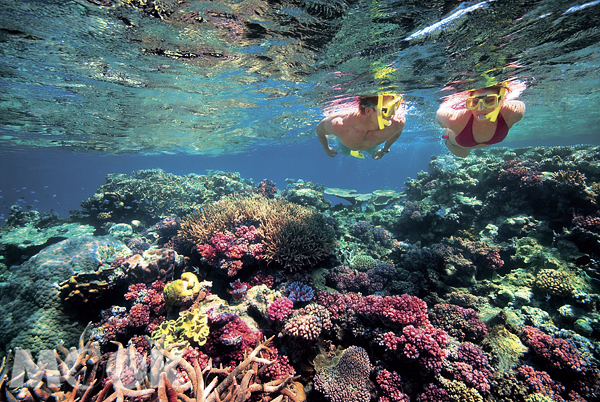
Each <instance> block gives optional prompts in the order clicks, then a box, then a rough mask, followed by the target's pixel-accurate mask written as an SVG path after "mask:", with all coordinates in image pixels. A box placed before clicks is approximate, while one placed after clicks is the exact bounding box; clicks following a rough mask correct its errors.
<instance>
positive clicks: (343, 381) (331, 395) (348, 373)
mask: <svg viewBox="0 0 600 402" xmlns="http://www.w3.org/2000/svg"><path fill="white" fill-rule="evenodd" d="M372 368H373V366H371V362H370V361H369V355H368V354H367V351H366V350H364V349H363V348H361V347H359V346H351V347H349V348H348V349H346V350H345V351H344V354H343V355H342V357H341V358H340V360H339V362H338V364H337V365H336V366H334V367H328V368H325V369H322V370H319V371H317V374H316V375H315V379H314V383H315V388H316V389H317V390H318V391H319V392H321V393H323V395H325V396H326V397H327V398H328V399H329V400H330V401H331V402H369V401H370V400H371V395H370V394H369V386H368V382H369V374H370V373H371V370H372Z"/></svg>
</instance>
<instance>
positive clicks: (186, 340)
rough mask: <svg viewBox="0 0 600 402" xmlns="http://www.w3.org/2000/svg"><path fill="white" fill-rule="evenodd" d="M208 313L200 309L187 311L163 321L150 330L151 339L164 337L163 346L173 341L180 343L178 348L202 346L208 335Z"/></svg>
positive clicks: (157, 339) (171, 343)
mask: <svg viewBox="0 0 600 402" xmlns="http://www.w3.org/2000/svg"><path fill="white" fill-rule="evenodd" d="M208 333H209V328H208V315H207V314H206V312H205V311H204V310H202V309H195V310H192V311H187V312H186V313H185V314H184V315H182V316H181V317H179V318H178V319H176V320H169V321H165V322H163V323H162V324H160V325H159V326H158V328H156V330H155V331H154V332H152V339H153V340H155V341H161V340H162V339H163V338H164V347H167V346H169V345H173V344H175V343H182V344H183V345H182V346H181V347H179V349H183V348H186V347H188V346H193V347H196V346H202V345H204V344H205V343H206V338H207V337H208Z"/></svg>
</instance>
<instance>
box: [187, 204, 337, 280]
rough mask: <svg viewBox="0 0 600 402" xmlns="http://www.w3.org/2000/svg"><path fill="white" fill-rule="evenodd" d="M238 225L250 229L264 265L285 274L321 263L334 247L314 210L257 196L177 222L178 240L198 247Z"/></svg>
mask: <svg viewBox="0 0 600 402" xmlns="http://www.w3.org/2000/svg"><path fill="white" fill-rule="evenodd" d="M238 224H252V225H254V226H255V227H256V229H257V232H258V233H259V234H260V236H261V239H262V246H263V256H264V258H265V259H266V261H267V262H268V263H276V264H279V265H281V266H282V267H283V268H284V269H286V270H288V271H295V270H299V269H302V268H305V267H308V266H310V265H312V264H315V263H317V262H319V261H321V260H322V259H324V258H325V257H326V256H328V255H329V253H330V252H331V251H332V249H333V246H334V240H335V238H334V231H333V229H332V228H331V227H330V226H328V225H327V223H326V221H325V218H324V217H323V216H322V215H321V214H319V213H318V212H316V211H315V210H314V209H311V208H308V207H303V206H300V205H297V204H293V203H291V202H288V201H285V200H271V199H266V198H264V197H259V196H250V197H245V198H241V197H238V198H234V199H230V200H223V201H218V202H216V203H213V204H210V205H209V206H207V207H206V208H204V209H202V210H199V211H197V212H194V213H192V214H190V215H187V216H186V217H184V218H183V219H182V221H181V230H180V231H179V236H180V237H181V238H182V239H183V240H185V241H188V242H190V243H192V244H196V245H201V244H205V243H208V242H209V241H210V240H211V239H212V238H213V236H214V235H215V234H216V233H218V232H223V233H224V232H225V231H227V230H232V229H233V228H234V227H235V226H236V225H238Z"/></svg>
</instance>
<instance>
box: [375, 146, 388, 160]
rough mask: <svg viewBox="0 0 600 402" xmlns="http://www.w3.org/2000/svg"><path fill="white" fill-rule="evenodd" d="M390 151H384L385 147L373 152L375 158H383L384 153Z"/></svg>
mask: <svg viewBox="0 0 600 402" xmlns="http://www.w3.org/2000/svg"><path fill="white" fill-rule="evenodd" d="M388 152H390V151H384V150H383V148H381V149H380V150H379V151H375V152H373V159H381V158H383V155H385V154H387V153H388Z"/></svg>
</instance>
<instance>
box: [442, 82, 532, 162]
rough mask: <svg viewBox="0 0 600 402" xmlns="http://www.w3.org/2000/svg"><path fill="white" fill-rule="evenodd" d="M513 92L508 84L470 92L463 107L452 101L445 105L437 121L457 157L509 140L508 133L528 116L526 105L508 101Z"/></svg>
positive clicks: (448, 145) (448, 100)
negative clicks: (475, 149)
mask: <svg viewBox="0 0 600 402" xmlns="http://www.w3.org/2000/svg"><path fill="white" fill-rule="evenodd" d="M510 92H511V82H506V81H505V82H502V83H500V84H496V85H492V86H488V87H486V88H482V89H476V90H471V91H468V92H467V93H465V94H467V95H468V96H467V98H466V99H465V101H464V103H462V104H460V105H456V102H454V105H453V104H452V103H453V102H452V101H451V100H450V99H447V100H446V101H444V102H443V103H442V105H441V106H440V108H439V109H438V111H437V115H436V120H437V122H438V123H439V125H440V126H442V127H443V128H445V129H446V134H445V135H444V137H443V138H444V139H445V143H446V146H447V147H448V149H449V150H450V151H451V152H452V153H453V154H454V155H456V156H458V157H461V158H464V157H466V156H467V155H469V153H470V152H471V149H474V148H483V147H487V146H490V145H492V144H497V143H499V142H501V141H503V140H504V139H505V138H506V135H507V134H508V130H509V129H510V128H511V127H512V126H513V125H514V124H515V123H517V122H519V121H520V120H521V119H522V118H523V115H524V114H525V104H524V103H523V102H521V101H517V100H507V99H506V97H507V95H508V94H509V93H510ZM513 95H514V94H513ZM454 100H456V98H455V99H454ZM453 106H454V107H453ZM458 107H460V108H458Z"/></svg>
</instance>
